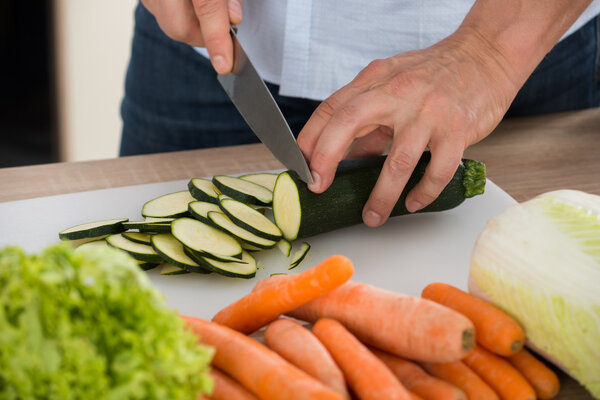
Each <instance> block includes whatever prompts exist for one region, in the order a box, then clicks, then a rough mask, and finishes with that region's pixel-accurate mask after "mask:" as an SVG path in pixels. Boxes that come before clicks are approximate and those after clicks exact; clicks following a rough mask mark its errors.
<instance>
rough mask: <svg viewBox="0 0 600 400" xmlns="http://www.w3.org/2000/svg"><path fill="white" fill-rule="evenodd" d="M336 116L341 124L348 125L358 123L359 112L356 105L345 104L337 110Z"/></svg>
mask: <svg viewBox="0 0 600 400" xmlns="http://www.w3.org/2000/svg"><path fill="white" fill-rule="evenodd" d="M334 118H335V120H336V122H338V123H339V124H341V125H343V126H346V127H348V126H354V125H356V124H357V123H358V120H359V114H358V110H357V109H356V107H355V106H353V105H350V104H345V105H343V106H342V107H340V108H339V109H338V110H337V111H336V113H335V116H334Z"/></svg>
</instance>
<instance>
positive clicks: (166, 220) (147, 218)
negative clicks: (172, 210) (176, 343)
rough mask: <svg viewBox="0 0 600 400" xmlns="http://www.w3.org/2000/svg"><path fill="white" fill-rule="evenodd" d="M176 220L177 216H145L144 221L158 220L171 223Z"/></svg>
mask: <svg viewBox="0 0 600 400" xmlns="http://www.w3.org/2000/svg"><path fill="white" fill-rule="evenodd" d="M173 221H175V218H158V217H146V218H144V222H156V223H163V224H170V223H171V222H173Z"/></svg>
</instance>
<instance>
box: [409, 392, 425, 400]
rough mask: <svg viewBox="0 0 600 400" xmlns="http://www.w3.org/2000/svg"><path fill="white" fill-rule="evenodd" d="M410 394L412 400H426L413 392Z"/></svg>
mask: <svg viewBox="0 0 600 400" xmlns="http://www.w3.org/2000/svg"><path fill="white" fill-rule="evenodd" d="M408 394H409V395H410V400H425V399H423V398H422V397H421V396H419V395H416V394H414V393H413V392H411V391H409V392H408Z"/></svg>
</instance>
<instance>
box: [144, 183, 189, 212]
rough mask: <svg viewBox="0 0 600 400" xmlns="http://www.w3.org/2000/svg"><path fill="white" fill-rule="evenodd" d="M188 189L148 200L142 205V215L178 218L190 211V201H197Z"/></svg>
mask: <svg viewBox="0 0 600 400" xmlns="http://www.w3.org/2000/svg"><path fill="white" fill-rule="evenodd" d="M195 200H196V199H195V198H193V197H192V195H191V194H190V192H189V191H188V190H183V191H181V192H175V193H169V194H165V195H163V196H159V197H156V198H154V199H152V200H149V201H147V202H146V203H144V205H143V206H142V216H144V217H154V218H171V217H173V218H176V217H181V216H185V215H187V213H188V203H190V202H192V201H195Z"/></svg>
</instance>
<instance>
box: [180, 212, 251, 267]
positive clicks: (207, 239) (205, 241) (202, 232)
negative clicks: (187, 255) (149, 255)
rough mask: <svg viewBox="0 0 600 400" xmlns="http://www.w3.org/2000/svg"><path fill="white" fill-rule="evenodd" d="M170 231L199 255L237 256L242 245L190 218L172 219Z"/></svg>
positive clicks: (221, 232) (225, 234)
mask: <svg viewBox="0 0 600 400" xmlns="http://www.w3.org/2000/svg"><path fill="white" fill-rule="evenodd" d="M209 214H210V213H209ZM171 233H172V234H173V236H175V238H177V240H179V241H180V242H181V243H182V244H183V245H184V246H186V247H188V248H189V249H190V250H193V251H194V252H195V253H199V254H201V255H206V254H209V255H220V256H225V257H239V256H241V254H242V247H241V246H240V244H239V243H238V241H237V240H235V239H234V238H233V237H231V236H230V235H228V234H227V233H225V232H223V231H221V230H220V229H217V228H214V227H212V226H210V225H208V224H205V223H204V222H200V221H198V220H195V219H192V218H179V219H176V220H175V221H173V223H172V224H171Z"/></svg>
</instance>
